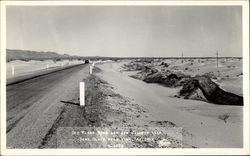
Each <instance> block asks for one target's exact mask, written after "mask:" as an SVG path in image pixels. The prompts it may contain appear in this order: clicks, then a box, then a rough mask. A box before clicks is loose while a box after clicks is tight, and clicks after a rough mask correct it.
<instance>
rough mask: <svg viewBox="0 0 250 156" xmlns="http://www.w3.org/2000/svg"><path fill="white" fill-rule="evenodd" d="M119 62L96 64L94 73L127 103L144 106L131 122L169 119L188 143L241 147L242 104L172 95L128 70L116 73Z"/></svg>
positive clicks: (160, 121) (146, 122)
mask: <svg viewBox="0 0 250 156" xmlns="http://www.w3.org/2000/svg"><path fill="white" fill-rule="evenodd" d="M121 65H122V63H106V64H103V65H97V66H98V67H99V68H100V69H101V70H102V72H100V73H99V74H98V76H99V77H101V78H102V79H103V80H105V81H107V82H108V83H110V84H111V85H112V86H113V87H114V91H115V92H116V93H118V94H120V95H121V96H123V97H126V98H127V100H128V101H130V103H133V104H136V105H138V107H140V108H142V109H145V112H144V113H143V114H144V115H141V116H139V119H137V121H132V124H135V125H140V123H142V124H143V125H147V126H148V127H153V126H157V125H155V124H152V123H162V122H171V123H174V124H175V125H177V126H178V127H181V128H183V129H184V131H186V132H187V133H186V135H183V142H184V143H186V144H188V145H190V146H194V147H209V148H210V147H213V148H216V147H218V148H219V147H242V143H243V136H242V135H243V128H242V118H243V117H242V107H240V106H220V105H215V104H211V103H206V102H203V101H194V100H185V99H178V98H172V97H171V96H173V95H174V94H175V93H176V89H172V88H167V87H163V86H160V85H157V84H147V83H144V82H142V81H140V80H136V79H133V78H131V77H129V76H128V75H129V74H130V73H129V72H122V73H121V72H120V67H121ZM118 107H121V106H120V105H118ZM131 113H132V114H133V113H134V112H133V111H131ZM158 126H159V125H158ZM232 134H233V135H232Z"/></svg>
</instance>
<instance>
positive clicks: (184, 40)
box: [6, 6, 242, 57]
mask: <svg viewBox="0 0 250 156" xmlns="http://www.w3.org/2000/svg"><path fill="white" fill-rule="evenodd" d="M241 16H242V15H241V7H235V6H233V7H223V6H222V7H215V6H212V7H208V6H195V7H187V6H161V7H160V6H155V7H145V6H144V7H143V6H134V7H132V6H121V7H118V6H114V7H108V6H106V7H104V6H95V7H94V6H88V7H87V6H71V7H69V6H64V7H62V6H53V7H49V6H43V7H42V6H40V7H38V6H8V7H7V21H6V22H7V48H8V49H23V50H36V51H55V52H58V53H67V54H70V55H81V56H166V57H168V56H180V55H181V53H182V52H183V54H184V56H214V55H215V52H216V50H218V52H219V54H220V55H221V56H242V19H241Z"/></svg>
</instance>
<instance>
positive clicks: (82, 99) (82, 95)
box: [80, 82, 85, 106]
mask: <svg viewBox="0 0 250 156" xmlns="http://www.w3.org/2000/svg"><path fill="white" fill-rule="evenodd" d="M84 105H85V84H84V82H80V106H84Z"/></svg>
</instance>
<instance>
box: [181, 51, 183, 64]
mask: <svg viewBox="0 0 250 156" xmlns="http://www.w3.org/2000/svg"><path fill="white" fill-rule="evenodd" d="M181 63H183V52H182V53H181Z"/></svg>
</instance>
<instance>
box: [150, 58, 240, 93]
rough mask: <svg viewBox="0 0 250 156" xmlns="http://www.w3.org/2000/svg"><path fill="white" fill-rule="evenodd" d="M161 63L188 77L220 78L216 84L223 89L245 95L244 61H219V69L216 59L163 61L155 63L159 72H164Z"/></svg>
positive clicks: (232, 59)
mask: <svg viewBox="0 0 250 156" xmlns="http://www.w3.org/2000/svg"><path fill="white" fill-rule="evenodd" d="M161 62H165V63H167V64H169V68H168V69H170V70H171V71H180V72H182V73H184V74H186V75H191V76H195V75H203V74H209V75H214V76H215V77H219V79H218V80H216V83H218V84H219V85H220V87H221V88H222V89H224V90H226V91H228V92H232V93H235V94H237V95H241V96H242V95H243V89H242V87H243V84H242V82H243V79H242V75H243V71H242V69H243V66H242V59H236V58H228V59H219V61H218V69H217V62H216V60H215V59H209V60H207V59H186V60H184V61H183V63H182V61H181V60H180V59H179V60H177V59H171V60H163V61H160V62H158V63H157V62H156V63H155V65H156V68H158V69H159V70H163V68H162V66H161V67H159V63H161ZM218 71H219V72H218Z"/></svg>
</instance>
